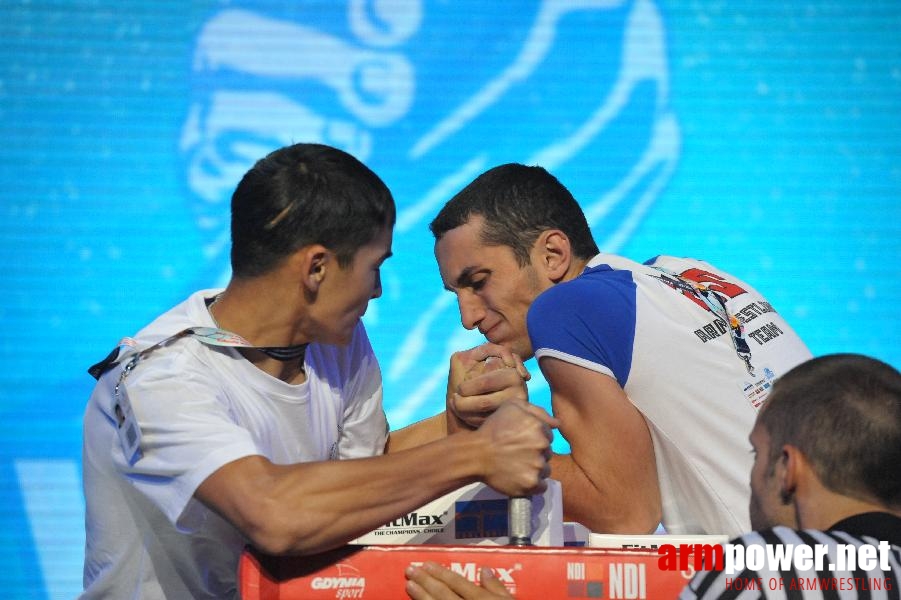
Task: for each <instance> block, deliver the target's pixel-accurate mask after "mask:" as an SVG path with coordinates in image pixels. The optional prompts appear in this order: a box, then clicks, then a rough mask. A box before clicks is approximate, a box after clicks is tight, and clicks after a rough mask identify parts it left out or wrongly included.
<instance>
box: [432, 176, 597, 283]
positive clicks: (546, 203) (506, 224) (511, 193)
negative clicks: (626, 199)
mask: <svg viewBox="0 0 901 600" xmlns="http://www.w3.org/2000/svg"><path fill="white" fill-rule="evenodd" d="M474 215H481V216H482V217H483V218H484V219H485V223H484V226H483V229H482V241H483V242H485V243H486V244H491V245H498V246H508V247H509V248H511V249H512V250H513V253H514V254H515V255H516V260H517V261H518V262H519V265H520V266H525V265H527V264H529V262H530V260H529V255H530V252H531V251H532V246H534V244H535V240H537V239H538V236H539V235H541V233H542V232H543V231H547V230H548V229H559V230H560V231H562V232H563V233H565V234H566V236H567V237H568V238H569V241H570V244H571V245H572V249H573V253H574V254H575V255H576V256H577V257H579V258H583V259H588V258H591V257H592V256H594V255H595V254H597V253H598V247H597V244H596V243H595V241H594V238H593V237H592V235H591V229H590V228H589V226H588V221H587V220H586V219H585V213H583V212H582V208H581V207H580V206H579V204H578V202H576V200H575V198H573V195H572V194H571V193H570V191H569V190H568V189H566V187H565V186H564V185H563V184H562V183H560V181H558V180H557V178H556V177H554V176H553V175H551V174H550V173H548V172H547V171H546V170H545V169H544V168H542V167H537V166H532V167H530V166H526V165H521V164H517V163H508V164H505V165H500V166H497V167H494V168H493V169H489V170H488V171H485V172H484V173H482V174H481V175H479V176H478V177H477V178H476V179H475V180H473V181H472V183H470V184H469V185H467V186H466V187H465V188H463V189H462V190H461V191H460V192H459V193H458V194H456V195H455V196H454V197H453V198H451V199H450V200H449V201H448V202H447V204H445V205H444V208H442V209H441V211H440V212H439V213H438V215H437V216H436V217H435V218H434V219H433V220H432V222H431V224H430V225H429V229H430V230H431V231H432V234H433V235H434V236H435V240H436V241H438V240H440V239H441V238H442V236H443V235H444V234H445V233H447V232H448V231H450V230H451V229H456V228H457V227H460V226H461V225H464V224H465V223H466V222H467V221H469V219H470V218H471V217H473V216H474Z"/></svg>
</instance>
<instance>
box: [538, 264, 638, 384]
mask: <svg viewBox="0 0 901 600" xmlns="http://www.w3.org/2000/svg"><path fill="white" fill-rule="evenodd" d="M527 326H528V330H529V338H530V339H531V342H532V348H533V349H534V353H535V356H536V358H539V359H540V358H542V357H545V356H547V357H553V358H558V359H560V360H563V361H566V362H569V363H573V364H576V365H579V366H582V367H585V368H587V369H591V370H593V371H597V372H599V373H604V374H606V375H609V376H611V377H613V378H615V379H616V380H617V382H618V383H619V384H620V386H623V387H625V385H626V381H628V379H629V371H630V369H631V365H632V351H633V346H634V341H635V329H636V288H635V283H634V282H633V281H632V276H631V273H630V272H628V271H615V270H613V269H611V268H610V267H608V266H606V265H603V266H600V267H595V268H593V269H589V270H588V271H586V272H585V273H583V274H582V275H581V276H579V277H577V278H576V279H573V280H571V281H567V282H565V283H561V284H559V285H556V286H553V287H551V288H550V289H548V290H546V291H545V292H544V293H542V294H541V295H540V296H538V298H536V299H535V301H534V302H533V303H532V306H531V307H530V309H529V313H528V316H527Z"/></svg>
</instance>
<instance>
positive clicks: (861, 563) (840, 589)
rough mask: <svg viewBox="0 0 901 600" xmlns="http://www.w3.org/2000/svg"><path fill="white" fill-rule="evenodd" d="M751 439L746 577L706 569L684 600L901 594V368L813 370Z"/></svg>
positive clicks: (863, 362)
mask: <svg viewBox="0 0 901 600" xmlns="http://www.w3.org/2000/svg"><path fill="white" fill-rule="evenodd" d="M750 440H751V445H752V446H753V448H754V466H753V468H752V470H751V505H750V509H751V525H752V527H753V528H754V529H755V531H753V532H751V533H748V534H746V535H743V536H741V537H739V538H737V539H734V540H732V542H731V544H732V545H733V546H734V545H738V546H742V547H743V548H742V550H744V552H743V556H744V557H745V558H746V560H745V561H744V563H745V565H744V567H743V570H741V571H740V572H734V573H728V572H727V571H725V570H724V571H716V570H711V571H701V572H699V573H697V574H696V575H695V576H694V578H693V579H692V580H691V581H690V582H689V585H688V586H687V587H686V588H685V589H684V590H683V592H682V594H681V596H680V600H690V599H694V598H700V599H713V598H718V599H719V598H736V599H741V600H745V599H751V598H767V599H770V598H786V599H795V598H799V599H805V600H807V599H820V598H822V599H832V598H836V599H846V598H872V599H874V600H875V599H880V598H896V599H897V598H901V373H899V372H898V371H897V370H895V369H894V368H892V367H891V366H889V365H887V364H885V363H882V362H880V361H877V360H874V359H872V358H868V357H865V356H860V355H856V354H835V355H829V356H823V357H820V358H815V359H813V360H810V361H808V362H806V363H803V364H801V365H799V366H797V367H795V368H794V369H792V370H791V371H789V372H788V373H786V374H785V375H784V376H783V377H781V378H780V379H779V380H778V381H777V382H776V384H775V386H774V389H773V392H772V394H771V395H770V398H769V400H768V401H767V403H766V405H765V406H764V408H763V410H762V411H761V413H760V414H759V415H758V418H757V422H756V424H755V426H754V429H753V430H752V432H751V436H750ZM754 546H759V548H753V547H754ZM801 546H807V547H808V548H804V549H803V550H804V552H803V553H801V552H799V550H798V548H799V547H801ZM774 551H779V552H783V553H786V552H787V553H786V554H784V556H788V557H789V558H792V557H793V558H794V560H782V561H775V560H768V559H767V557H768V555H773V554H774ZM775 553H776V554H778V552H775ZM818 553H819V554H820V555H821V557H822V558H821V560H818V561H811V560H799V558H801V557H802V556H805V557H815V556H817V554H818ZM752 555H753V556H754V557H755V560H753V561H751V560H747V559H749V558H750V557H751V556H752ZM761 557H762V560H757V559H759V558H761ZM749 563H754V564H751V565H750V566H751V567H752V568H746V567H747V565H748V564H749ZM736 570H737V569H736Z"/></svg>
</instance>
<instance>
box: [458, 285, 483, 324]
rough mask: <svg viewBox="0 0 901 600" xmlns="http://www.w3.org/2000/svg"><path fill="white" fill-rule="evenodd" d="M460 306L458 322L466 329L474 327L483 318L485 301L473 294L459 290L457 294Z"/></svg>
mask: <svg viewBox="0 0 901 600" xmlns="http://www.w3.org/2000/svg"><path fill="white" fill-rule="evenodd" d="M457 304H458V305H459V307H460V322H461V323H462V324H463V327H465V328H466V329H475V328H476V327H478V326H479V323H481V322H482V319H484V318H485V303H484V302H483V301H482V299H481V298H479V297H478V296H476V295H475V294H472V293H468V292H461V293H460V294H458V296H457Z"/></svg>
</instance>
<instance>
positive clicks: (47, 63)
mask: <svg viewBox="0 0 901 600" xmlns="http://www.w3.org/2000/svg"><path fill="white" fill-rule="evenodd" d="M0 18H2V21H0V32H2V36H0V115H2V119H0V135H2V141H3V144H2V146H0V158H2V160H0V197H2V211H3V219H2V220H0V253H2V256H3V257H4V261H3V262H4V267H3V270H2V274H0V283H2V292H3V293H2V295H0V328H2V332H3V335H2V338H0V340H2V341H0V360H2V364H3V367H4V368H3V369H2V372H0V415H2V419H0V427H2V434H0V543H2V545H3V548H4V550H5V551H6V553H5V556H6V564H5V565H4V567H5V568H4V569H2V570H0V589H3V590H4V591H5V592H7V595H8V596H10V597H16V598H70V597H73V596H75V595H76V594H77V592H78V591H79V590H80V587H81V560H82V557H83V543H84V532H83V510H84V502H83V498H82V492H81V487H80V468H81V467H80V443H81V414H82V411H83V408H84V405H85V402H86V399H87V397H88V395H89V393H90V390H91V386H92V380H91V378H90V377H89V376H88V375H87V373H86V372H85V369H86V367H87V366H88V365H89V364H91V363H93V362H95V361H97V360H99V359H100V358H102V357H103V356H104V355H105V354H106V353H107V352H108V351H109V350H110V349H111V348H112V347H113V346H114V345H115V343H116V342H117V341H118V339H119V338H121V337H122V336H124V335H128V334H132V333H134V332H136V331H137V330H138V329H139V328H140V327H141V326H143V325H144V324H146V323H147V322H148V321H149V320H151V319H152V318H153V317H155V316H156V315H157V314H159V313H161V312H162V311H164V310H166V309H167V308H169V307H170V306H172V305H174V304H175V303H177V302H179V301H181V300H182V299H184V298H185V297H186V296H187V295H188V294H189V293H190V292H192V291H194V290H195V289H199V288H205V287H213V286H216V285H220V284H223V283H224V282H225V281H226V280H227V277H228V249H229V245H228V201H229V197H230V192H231V190H232V189H233V187H234V185H235V184H236V182H237V181H238V179H239V178H240V176H241V175H242V174H243V173H244V172H245V171H246V170H247V168H249V166H250V165H251V164H252V163H253V161H254V160H256V159H257V158H259V157H261V156H263V155H264V154H266V153H268V152H269V151H271V150H273V149H275V148H277V147H280V146H283V145H286V144H290V143H293V142H298V141H318V142H324V143H328V144H331V145H335V146H338V147H341V148H343V149H346V150H348V151H350V152H351V153H353V154H355V155H356V156H357V157H359V158H360V159H362V160H363V161H364V162H366V163H367V164H368V165H370V166H371V167H372V168H373V169H374V170H375V171H376V172H377V173H379V174H380V175H381V176H382V178H383V179H384V180H385V181H386V183H387V184H388V185H389V187H391V189H392V190H393V192H394V194H395V198H396V200H397V204H398V221H397V228H396V231H395V239H394V252H395V257H394V258H392V259H391V260H389V261H388V263H387V264H386V266H385V268H384V269H383V274H382V277H383V286H384V295H383V297H382V298H380V299H379V300H377V301H375V302H374V303H372V305H371V307H370V310H369V312H368V313H367V315H366V317H365V321H366V324H367V327H368V329H369V331H370V336H371V338H372V341H373V344H374V346H375V348H376V352H377V354H378V355H379V357H380V360H381V364H382V369H383V373H384V377H385V398H386V408H387V411H388V416H389V420H390V421H391V424H392V425H393V426H395V427H398V426H402V425H406V424H408V423H410V422H412V421H414V420H417V419H420V418H422V417H425V416H428V415H430V414H433V413H434V412H435V411H437V410H439V409H440V408H441V406H442V401H443V400H442V398H443V388H444V384H445V377H446V364H447V359H448V357H449V355H450V353H451V352H452V351H454V350H456V349H461V348H464V347H469V346H472V345H474V344H476V343H478V342H479V341H480V340H479V337H478V335H476V334H473V333H472V332H467V331H465V330H464V329H463V328H462V327H461V326H460V323H459V318H458V314H457V309H456V305H455V303H454V298H453V296H452V295H450V294H448V293H446V292H444V291H443V290H442V285H441V282H440V279H439V277H438V274H437V269H436V267H435V264H434V259H433V257H432V242H431V239H430V234H429V233H428V230H427V224H428V222H429V220H430V219H431V217H432V216H433V215H434V214H435V213H436V211H437V210H438V209H439V208H440V206H441V205H442V204H443V202H444V201H446V200H447V199H448V198H449V197H450V196H451V195H452V194H453V193H454V192H456V191H457V190H459V189H460V188H461V187H462V186H463V185H465V184H466V183H467V182H468V181H470V180H471V179H472V178H473V177H474V176H476V175H477V174H478V173H480V172H482V171H484V170H485V169H487V168H489V167H491V166H494V165H496V164H500V163H503V162H511V161H515V162H524V163H530V164H541V165H543V166H545V167H547V168H548V169H550V170H551V171H552V172H554V173H555V174H556V175H557V176H558V177H559V178H560V179H561V180H562V181H563V182H564V183H565V184H566V185H567V186H568V187H570V189H571V190H572V191H573V193H574V195H575V196H576V197H577V198H578V199H579V200H580V201H581V202H582V204H583V206H584V207H585V210H586V214H587V215H588V217H589V220H590V222H591V224H592V227H593V230H594V232H595V235H596V238H597V240H598V242H599V244H600V246H601V248H602V249H603V250H605V251H608V252H615V253H619V254H623V255H625V256H628V257H630V258H633V259H636V260H644V259H647V258H650V257H651V256H654V255H656V254H661V253H666V254H675V255H683V256H694V257H698V258H703V259H705V260H708V261H710V262H713V263H714V264H716V265H718V266H719V267H721V268H723V269H726V270H728V271H731V272H734V273H735V274H736V275H738V276H740V277H742V278H743V279H745V280H746V281H749V282H751V283H752V284H753V285H755V286H756V287H757V288H758V289H760V290H762V291H763V292H764V293H765V294H767V295H768V296H769V298H770V300H771V301H772V302H773V304H774V305H775V306H776V308H777V309H778V310H780V312H782V313H784V314H785V315H786V316H787V318H788V319H789V321H790V322H791V323H792V324H793V325H794V326H795V328H796V329H797V330H798V331H799V332H800V333H801V335H802V336H803V337H804V338H805V339H806V341H807V342H808V344H809V345H810V346H811V348H812V350H813V351H814V352H815V353H816V354H824V353H828V352H837V351H854V352H863V353H867V354H871V355H873V356H876V357H878V358H881V359H883V360H886V361H888V362H890V363H892V364H894V365H895V366H898V365H899V364H901V345H899V342H898V340H899V338H901V325H899V323H901V319H898V317H897V308H898V304H899V300H901V278H899V277H898V276H897V275H896V274H895V273H894V265H895V264H897V263H898V262H899V259H901V208H899V206H901V205H899V199H901V195H899V192H901V41H899V40H901V38H899V37H898V35H897V32H898V31H899V30H901V9H899V8H898V5H897V3H896V2H894V1H892V0H877V1H872V2H866V3H860V2H852V1H850V0H833V1H827V2H818V3H785V2H776V1H771V0H755V1H750V0H747V1H739V2H731V3H722V2H716V1H713V0H699V1H697V2H691V3H685V2H675V1H668V0H660V1H656V2H655V1H652V0H621V1H613V0H584V1H581V2H561V1H554V0H545V1H537V0H536V1H528V2H517V3H516V9H515V10H514V9H511V7H510V5H509V3H505V2H480V1H477V0H456V1H454V2H443V1H432V0H381V1H379V0H346V1H341V2H331V1H329V2H324V1H301V2H275V1H261V2H241V1H224V0H223V1H214V0H206V1H203V0H196V1H193V2H190V3H185V2H175V1H172V0H165V1H163V0H160V1H155V2H150V1H144V2H130V3H127V4H125V5H122V4H121V3H110V2H105V1H102V0H101V1H92V2H88V1H82V2H79V1H71V2H56V1H51V0H31V1H21V2H19V1H11V2H5V3H4V4H3V6H2V7H0ZM529 366H530V367H531V370H532V372H533V374H535V375H536V377H535V378H534V379H533V381H532V383H531V391H532V395H533V399H534V401H535V402H537V403H540V404H544V405H547V403H548V391H547V386H546V384H545V383H544V382H543V380H542V379H541V377H540V376H538V371H537V368H536V366H535V365H534V364H530V365H529ZM558 448H559V449H565V447H564V445H563V444H561V443H558Z"/></svg>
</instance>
